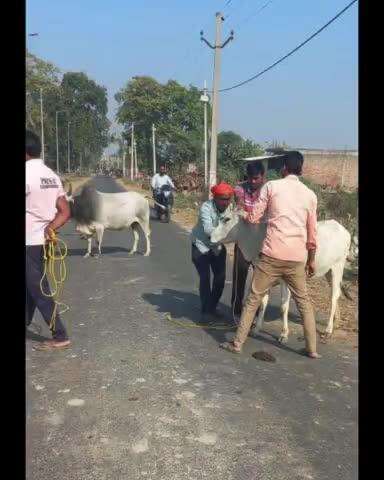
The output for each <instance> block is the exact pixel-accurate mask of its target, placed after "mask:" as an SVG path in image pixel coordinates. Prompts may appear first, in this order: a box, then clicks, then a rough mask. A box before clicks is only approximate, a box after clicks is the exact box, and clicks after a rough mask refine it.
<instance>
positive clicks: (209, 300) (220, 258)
mask: <svg viewBox="0 0 384 480" xmlns="http://www.w3.org/2000/svg"><path fill="white" fill-rule="evenodd" d="M226 258H227V251H226V249H225V247H224V245H223V246H222V250H221V251H220V254H219V255H215V254H214V253H213V252H212V250H210V251H209V252H208V253H201V252H200V250H199V249H198V248H197V247H196V246H195V245H192V262H193V264H194V265H195V267H196V270H197V273H198V274H199V277H200V285H199V292H200V301H201V312H202V313H211V312H214V311H215V310H216V307H217V304H218V303H219V300H220V298H221V295H222V294H223V290H224V286H225V266H226V263H225V262H226ZM211 270H212V273H213V281H212V288H211Z"/></svg>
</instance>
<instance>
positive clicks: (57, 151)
mask: <svg viewBox="0 0 384 480" xmlns="http://www.w3.org/2000/svg"><path fill="white" fill-rule="evenodd" d="M64 112H66V110H57V111H56V173H57V174H59V173H60V168H59V130H58V121H57V119H58V117H59V113H64Z"/></svg>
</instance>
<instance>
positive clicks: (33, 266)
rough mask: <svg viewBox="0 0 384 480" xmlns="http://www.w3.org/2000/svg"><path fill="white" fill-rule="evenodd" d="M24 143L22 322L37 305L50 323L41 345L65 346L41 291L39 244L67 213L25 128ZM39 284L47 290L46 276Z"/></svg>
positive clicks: (52, 177)
mask: <svg viewBox="0 0 384 480" xmlns="http://www.w3.org/2000/svg"><path fill="white" fill-rule="evenodd" d="M25 144H26V145H25V150H26V164H25V180H26V185H25V213H26V215H25V220H26V229H25V230H26V242H25V245H26V247H25V253H26V255H25V257H26V274H25V276H26V287H27V292H26V293H27V298H26V324H27V326H28V325H30V324H31V322H32V319H33V314H34V313H35V310H36V308H37V309H38V310H39V311H40V313H41V315H42V317H43V318H44V320H45V322H46V323H47V325H48V326H50V325H51V323H53V324H54V326H53V327H52V329H51V331H52V337H53V338H52V340H47V341H45V342H43V344H42V348H43V349H51V350H52V349H60V348H66V347H68V346H69V345H70V343H71V342H70V341H69V339H68V335H67V332H66V330H65V328H64V325H63V324H62V322H61V320H60V316H59V314H58V313H56V318H55V321H54V322H51V321H52V315H53V310H54V307H55V302H54V301H53V299H52V298H51V297H46V296H45V295H43V293H42V291H41V287H40V281H41V278H42V277H43V255H44V249H43V246H44V244H45V242H46V240H48V239H49V238H51V235H52V232H55V231H56V230H57V229H58V228H60V227H62V226H63V225H64V224H65V223H66V222H67V221H68V220H69V218H70V216H71V213H70V209H69V205H68V202H67V200H66V197H65V192H64V190H63V187H62V184H61V181H60V178H59V177H58V176H57V175H56V174H55V173H54V172H53V171H52V170H51V169H50V168H48V167H47V166H46V165H44V163H43V161H42V160H41V158H40V154H41V142H40V139H39V137H38V136H37V135H35V134H34V133H33V132H31V131H29V130H27V131H26V136H25ZM42 288H43V290H44V292H48V291H50V289H49V285H48V281H47V279H46V277H45V279H44V281H43V282H42Z"/></svg>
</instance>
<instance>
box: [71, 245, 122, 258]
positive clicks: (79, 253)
mask: <svg viewBox="0 0 384 480" xmlns="http://www.w3.org/2000/svg"><path fill="white" fill-rule="evenodd" d="M92 251H93V253H96V250H95V249H93V250H92ZM86 252H87V249H86V248H70V249H68V256H70V257H83V256H84V255H85V254H86ZM128 252H129V249H128V248H124V247H102V249H101V256H103V255H108V254H111V253H127V254H128Z"/></svg>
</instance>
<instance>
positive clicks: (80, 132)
mask: <svg viewBox="0 0 384 480" xmlns="http://www.w3.org/2000/svg"><path fill="white" fill-rule="evenodd" d="M61 91H62V99H63V108H62V109H63V110H65V111H66V114H67V117H66V118H67V121H68V120H69V121H70V122H71V123H70V140H71V154H72V155H71V156H72V158H74V159H76V160H77V162H78V159H79V158H80V155H82V159H83V165H84V167H85V168H86V167H89V166H91V165H92V166H94V165H96V163H97V162H98V161H99V159H100V157H101V155H102V152H103V150H104V148H105V147H107V145H108V143H109V141H110V136H109V133H108V132H109V126H110V122H109V120H108V118H107V112H108V104H107V90H106V88H105V87H102V86H100V85H98V84H97V83H96V82H95V81H94V80H92V79H90V78H88V77H87V75H86V74H85V73H82V72H69V73H65V74H64V76H63V79H62V82H61ZM63 116H64V115H63ZM62 118H63V117H62ZM62 125H63V124H62ZM65 126H67V122H65ZM62 131H63V130H62ZM66 148H67V136H66V135H61V136H60V152H61V155H64V156H65V157H66V155H65V152H66Z"/></svg>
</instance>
